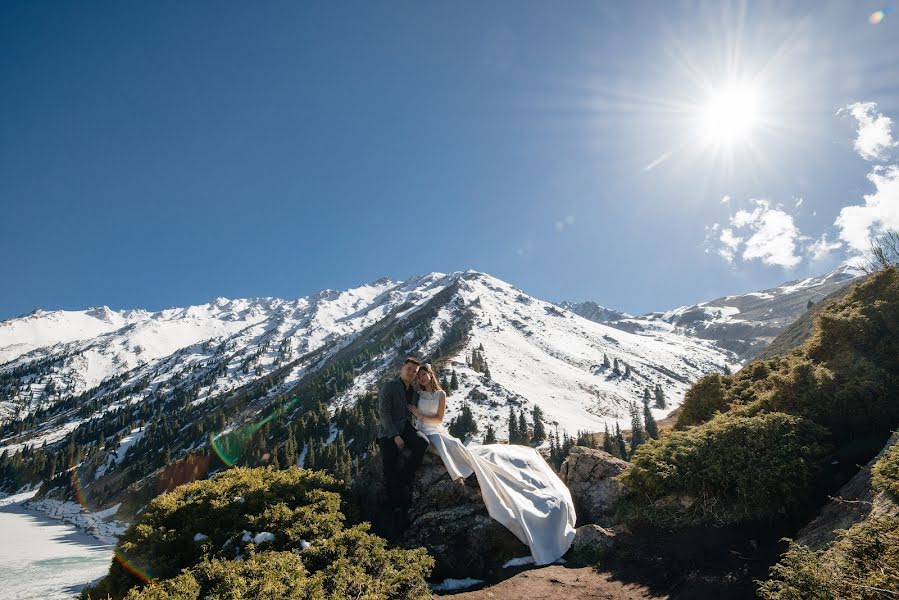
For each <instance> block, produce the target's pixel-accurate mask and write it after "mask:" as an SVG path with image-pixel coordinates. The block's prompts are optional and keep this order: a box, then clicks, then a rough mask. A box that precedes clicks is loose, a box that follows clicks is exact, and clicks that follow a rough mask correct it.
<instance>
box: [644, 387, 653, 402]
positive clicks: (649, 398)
mask: <svg viewBox="0 0 899 600" xmlns="http://www.w3.org/2000/svg"><path fill="white" fill-rule="evenodd" d="M651 401H652V393H651V392H650V391H649V388H643V405H644V406H649V403H650V402H651Z"/></svg>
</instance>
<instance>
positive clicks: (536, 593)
mask: <svg viewBox="0 0 899 600" xmlns="http://www.w3.org/2000/svg"><path fill="white" fill-rule="evenodd" d="M446 597H451V598H453V600H456V599H460V600H488V599H490V600H500V599H505V598H523V599H527V600H544V599H550V598H553V599H559V598H564V599H565V600H581V599H600V598H601V599H603V600H642V599H644V598H667V597H668V596H659V595H653V594H652V593H651V592H650V591H649V589H648V588H646V587H644V586H642V585H639V584H633V583H624V582H622V581H616V580H615V579H613V578H612V575H611V574H610V573H602V572H598V571H597V570H596V569H594V568H593V567H574V568H570V567H565V566H562V565H550V566H548V567H542V568H539V569H531V570H528V571H522V572H521V573H518V574H517V575H514V576H512V577H510V578H509V579H506V580H505V581H501V582H499V583H497V584H495V585H491V586H488V587H485V588H482V589H479V590H475V591H471V592H460V593H458V594H453V595H452V596H446Z"/></svg>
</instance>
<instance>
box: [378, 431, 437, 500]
mask: <svg viewBox="0 0 899 600" xmlns="http://www.w3.org/2000/svg"><path fill="white" fill-rule="evenodd" d="M400 437H402V438H403V442H404V444H405V448H404V449H403V450H402V451H401V450H400V449H399V448H397V447H396V442H394V441H393V438H389V437H383V438H378V445H379V446H380V448H381V459H382V460H383V461H384V479H385V480H386V483H387V501H388V502H389V503H390V504H391V505H393V506H394V507H401V508H405V506H406V504H407V502H408V501H407V499H406V497H405V494H404V490H403V488H404V487H405V486H406V484H408V483H409V482H410V481H411V480H412V475H414V474H415V470H416V469H417V468H418V467H419V465H420V464H421V459H422V457H423V456H424V455H425V452H427V450H428V442H427V440H425V439H424V438H422V437H421V436H420V435H418V432H417V431H416V430H415V428H414V427H413V426H412V424H411V423H409V422H406V425H405V426H404V427H403V431H402V433H400Z"/></svg>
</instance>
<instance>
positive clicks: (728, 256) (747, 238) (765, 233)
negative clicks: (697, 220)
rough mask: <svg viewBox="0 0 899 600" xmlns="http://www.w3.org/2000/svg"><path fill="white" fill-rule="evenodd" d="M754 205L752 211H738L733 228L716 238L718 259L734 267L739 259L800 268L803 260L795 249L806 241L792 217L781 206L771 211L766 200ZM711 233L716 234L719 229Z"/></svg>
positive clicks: (731, 219)
mask: <svg viewBox="0 0 899 600" xmlns="http://www.w3.org/2000/svg"><path fill="white" fill-rule="evenodd" d="M753 203H754V204H755V208H754V209H753V210H751V211H748V210H738V211H737V212H736V214H734V215H733V216H732V217H731V218H730V225H731V227H728V228H724V229H722V230H721V235H720V236H718V237H717V242H718V244H717V245H718V247H717V249H716V250H717V253H718V255H719V256H721V257H722V258H723V259H724V260H726V261H727V262H728V263H733V261H734V259H735V258H736V257H737V256H738V255H739V256H740V257H741V258H742V259H743V260H761V261H762V262H763V263H765V264H768V265H779V266H782V267H795V266H796V265H798V264H799V263H800V262H801V261H802V258H801V257H800V256H799V255H798V254H797V248H796V245H797V242H799V241H801V240H804V239H806V238H804V237H803V236H802V235H801V234H800V233H799V229H797V228H796V224H795V223H794V222H793V217H792V216H791V215H789V214H787V213H786V212H784V211H783V210H782V208H781V207H780V206H776V207H773V208H772V207H771V204H770V203H769V202H768V201H767V200H753ZM738 230H743V231H742V232H741V231H738ZM708 231H711V232H716V231H717V227H714V226H713V227H711V228H709V230H708ZM707 236H708V233H707ZM708 237H711V236H708ZM741 250H742V253H741Z"/></svg>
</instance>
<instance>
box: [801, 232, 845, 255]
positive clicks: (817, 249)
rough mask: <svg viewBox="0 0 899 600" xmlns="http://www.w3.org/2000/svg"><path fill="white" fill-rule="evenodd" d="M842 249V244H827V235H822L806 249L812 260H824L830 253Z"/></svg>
mask: <svg viewBox="0 0 899 600" xmlns="http://www.w3.org/2000/svg"><path fill="white" fill-rule="evenodd" d="M842 247H843V243H842V242H828V241H827V234H826V233H825V234H823V235H822V236H821V237H820V238H818V240H817V241H815V243H814V244H812V245H811V246H809V247H808V253H809V254H810V255H811V257H812V260H824V259H825V258H827V257H829V256H830V253H831V252H833V251H835V250H839V249H840V248H842Z"/></svg>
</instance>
